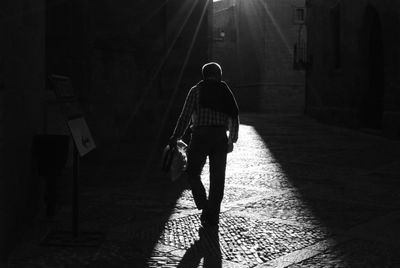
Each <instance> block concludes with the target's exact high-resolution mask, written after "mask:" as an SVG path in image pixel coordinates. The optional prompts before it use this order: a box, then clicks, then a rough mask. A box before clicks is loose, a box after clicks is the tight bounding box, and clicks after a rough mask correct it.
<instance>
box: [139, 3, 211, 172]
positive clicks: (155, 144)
mask: <svg viewBox="0 0 400 268" xmlns="http://www.w3.org/2000/svg"><path fill="white" fill-rule="evenodd" d="M198 1H199V0H196V2H195V4H196V5H197V3H198ZM209 3H210V0H207V2H206V3H205V5H204V8H203V10H202V12H201V16H200V20H199V22H198V23H197V26H196V30H195V32H194V34H193V37H192V41H191V43H190V46H189V49H188V52H187V53H186V57H185V61H184V63H183V65H182V68H181V71H180V73H179V77H178V81H177V83H176V86H175V89H174V91H173V93H172V96H171V98H170V101H169V103H168V107H167V109H166V112H165V113H164V117H163V119H162V121H161V127H160V128H159V131H157V132H158V134H157V138H156V140H155V143H154V146H153V150H152V152H151V154H150V157H149V158H148V159H149V160H148V162H147V165H146V168H145V169H144V171H143V175H142V177H141V178H143V177H144V175H145V174H147V170H148V169H149V168H150V165H151V163H152V160H153V155H154V153H155V151H156V150H157V145H158V142H159V140H160V138H161V133H162V131H163V130H164V128H165V124H166V122H167V118H168V115H169V113H170V112H171V109H172V106H173V104H174V102H175V98H176V94H177V93H178V90H179V86H180V84H181V81H182V77H183V73H184V71H185V70H186V66H187V63H188V61H189V58H190V56H191V55H192V50H193V46H194V43H195V42H196V39H197V36H198V34H199V31H200V27H201V24H202V23H203V20H204V15H205V14H206V11H207V8H208V5H209Z"/></svg>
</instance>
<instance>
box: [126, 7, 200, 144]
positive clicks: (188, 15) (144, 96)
mask: <svg viewBox="0 0 400 268" xmlns="http://www.w3.org/2000/svg"><path fill="white" fill-rule="evenodd" d="M196 3H197V1H196V2H193V4H192V6H191V8H190V10H189V12H188V13H187V15H186V17H185V20H184V21H183V23H182V24H181V27H180V28H179V30H178V32H177V34H176V35H175V37H174V39H173V41H172V42H171V45H170V46H169V47H168V49H167V51H166V53H165V55H164V56H163V58H162V59H161V60H160V63H159V64H158V66H157V67H156V69H155V71H154V73H153V75H152V77H151V79H150V81H149V83H148V84H147V86H146V88H145V89H144V91H143V94H142V96H141V98H140V99H139V102H138V103H137V105H136V107H135V109H134V111H133V112H132V113H131V115H130V117H129V118H128V120H127V121H126V123H125V127H124V128H123V130H122V131H121V133H120V137H119V140H120V141H121V139H122V137H123V136H124V135H125V133H126V132H127V130H128V127H129V125H130V124H131V123H132V121H133V119H134V117H135V116H136V115H137V113H138V111H139V110H140V109H141V107H142V106H143V104H144V102H145V100H146V97H147V96H148V95H149V93H150V89H151V86H152V85H153V83H154V80H155V79H156V77H157V76H158V75H159V73H160V71H161V69H162V68H163V66H164V64H165V62H166V60H167V58H168V57H169V55H170V53H171V51H172V49H173V47H174V46H175V43H176V41H177V40H178V38H179V37H180V35H181V34H182V31H183V29H184V27H185V26H186V24H187V21H188V20H189V17H190V16H191V15H192V13H193V11H194V8H195V6H196Z"/></svg>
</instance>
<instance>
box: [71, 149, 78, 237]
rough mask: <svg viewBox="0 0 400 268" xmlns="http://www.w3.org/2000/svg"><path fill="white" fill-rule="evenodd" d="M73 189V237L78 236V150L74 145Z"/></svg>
mask: <svg viewBox="0 0 400 268" xmlns="http://www.w3.org/2000/svg"><path fill="white" fill-rule="evenodd" d="M72 187H73V189H72V195H73V196H72V202H73V204H72V209H73V217H72V234H73V237H74V238H76V237H78V232H79V226H78V224H79V222H78V219H79V152H78V149H77V148H76V146H74V165H73V186H72Z"/></svg>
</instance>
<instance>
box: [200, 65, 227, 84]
mask: <svg viewBox="0 0 400 268" xmlns="http://www.w3.org/2000/svg"><path fill="white" fill-rule="evenodd" d="M201 72H202V74H203V78H204V80H206V79H207V78H210V77H215V78H216V79H217V80H219V81H221V79H222V68H221V66H220V65H219V64H218V63H216V62H209V63H206V64H204V65H203V68H201Z"/></svg>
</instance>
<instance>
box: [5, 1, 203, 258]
mask: <svg viewBox="0 0 400 268" xmlns="http://www.w3.org/2000/svg"><path fill="white" fill-rule="evenodd" d="M207 3H208V1H206V0H200V1H192V0H184V1H182V0H170V1H167V2H166V1H163V0H157V1H127V0H118V1H114V0H113V1H111V0H96V1H92V0H65V1H64V0H61V1H59V0H5V1H1V3H0V10H1V12H0V21H1V23H0V36H1V38H2V39H1V42H0V159H1V162H0V172H1V173H0V189H1V193H0V266H1V264H2V261H3V260H4V259H5V258H6V257H7V255H8V254H9V252H10V250H12V248H13V245H14V244H15V242H16V241H17V240H18V236H19V235H20V234H21V233H23V230H25V229H26V228H28V227H30V226H31V224H32V221H33V220H34V219H35V218H36V217H37V216H38V215H39V213H40V212H41V211H43V209H42V208H43V189H42V188H43V181H42V179H41V178H40V176H38V175H37V173H36V172H35V171H34V169H35V165H34V163H35V160H37V159H34V157H33V139H34V137H35V136H36V135H38V134H66V135H68V129H67V128H66V124H65V117H64V115H63V110H62V109H61V108H60V107H59V104H58V103H57V101H55V94H54V92H53V91H52V90H51V84H50V83H49V82H48V79H47V78H48V76H49V75H51V74H58V75H63V76H68V77H70V78H71V80H72V85H73V87H74V93H75V95H76V96H77V99H78V102H79V106H80V110H81V112H82V113H83V114H84V115H85V117H86V120H87V123H88V125H89V128H90V129H91V131H92V134H93V136H94V139H95V142H96V144H97V146H98V151H101V148H104V147H105V146H107V144H112V143H114V144H115V143H117V142H120V143H121V142H122V143H123V142H133V143H134V142H137V141H138V140H140V141H141V142H143V140H144V139H151V140H152V141H153V142H154V139H155V137H156V136H157V135H158V134H159V133H168V132H169V131H170V128H172V124H170V125H168V124H167V125H166V126H167V127H166V128H169V129H168V130H165V131H163V129H160V127H161V125H162V124H161V122H162V121H163V120H164V121H165V120H167V121H168V120H169V119H170V118H173V119H174V120H175V119H176V117H177V116H178V113H179V110H180V108H181V107H180V105H181V103H182V102H183V99H184V97H185V95H186V93H187V91H188V89H189V88H190V86H191V85H192V84H193V83H195V82H197V81H198V80H200V79H201V72H200V70H201V66H202V65H203V64H204V63H205V62H206V61H207V57H208V27H207V25H208V8H209V7H210V6H208V5H206V4H207ZM188 51H190V52H191V53H190V54H189V53H188ZM171 100H172V101H171ZM170 103H172V104H175V105H172V106H171V107H172V108H171V109H170V113H169V115H170V118H168V117H166V116H165V115H166V114H167V113H166V110H167V107H168V106H169V104H170ZM178 104H179V105H178ZM175 107H178V108H175ZM162 138H165V139H167V138H168V137H162Z"/></svg>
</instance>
